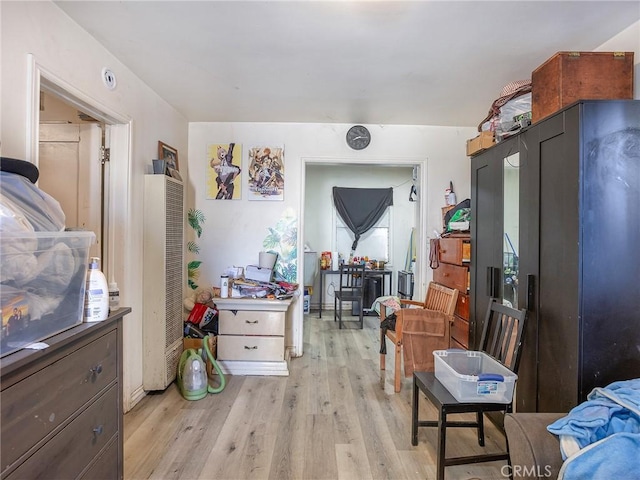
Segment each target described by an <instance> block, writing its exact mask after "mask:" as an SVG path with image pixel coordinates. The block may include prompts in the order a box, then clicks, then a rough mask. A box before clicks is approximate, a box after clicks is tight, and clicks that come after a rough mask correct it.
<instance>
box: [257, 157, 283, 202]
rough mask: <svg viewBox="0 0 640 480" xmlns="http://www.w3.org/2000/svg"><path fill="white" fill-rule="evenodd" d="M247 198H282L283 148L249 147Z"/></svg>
mask: <svg viewBox="0 0 640 480" xmlns="http://www.w3.org/2000/svg"><path fill="white" fill-rule="evenodd" d="M249 200H284V148H282V147H254V148H251V149H249Z"/></svg>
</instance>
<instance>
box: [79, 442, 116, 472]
mask: <svg viewBox="0 0 640 480" xmlns="http://www.w3.org/2000/svg"><path fill="white" fill-rule="evenodd" d="M118 440H119V439H118V437H117V436H116V438H114V440H113V441H112V442H111V443H110V444H109V446H108V447H107V449H106V450H105V451H104V452H102V454H101V455H100V458H98V459H97V460H96V462H95V463H94V464H93V465H91V467H90V468H89V469H88V470H87V471H86V472H85V473H84V474H83V475H82V479H83V480H114V479H117V478H118V472H119V466H118V463H119V461H118Z"/></svg>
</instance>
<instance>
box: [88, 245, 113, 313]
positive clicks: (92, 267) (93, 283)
mask: <svg viewBox="0 0 640 480" xmlns="http://www.w3.org/2000/svg"><path fill="white" fill-rule="evenodd" d="M108 316H109V288H108V286H107V279H106V278H105V276H104V273H102V272H101V271H100V259H99V258H98V257H91V262H90V263H89V271H88V272H87V283H86V288H85V299H84V321H85V322H100V321H102V320H105V319H106V318H107V317H108Z"/></svg>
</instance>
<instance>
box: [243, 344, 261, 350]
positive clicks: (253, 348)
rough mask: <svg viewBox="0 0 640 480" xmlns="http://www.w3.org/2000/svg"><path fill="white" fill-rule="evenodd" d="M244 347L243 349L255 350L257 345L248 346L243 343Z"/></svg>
mask: <svg viewBox="0 0 640 480" xmlns="http://www.w3.org/2000/svg"><path fill="white" fill-rule="evenodd" d="M244 349H245V350H257V349H258V346H257V345H254V346H253V347H249V346H247V345H245V346H244Z"/></svg>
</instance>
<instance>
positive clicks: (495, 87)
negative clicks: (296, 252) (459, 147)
mask: <svg viewBox="0 0 640 480" xmlns="http://www.w3.org/2000/svg"><path fill="white" fill-rule="evenodd" d="M56 4H57V5H58V6H59V7H60V8H61V9H62V10H64V11H65V12H66V13H67V14H68V15H69V16H70V17H71V18H72V19H73V20H75V21H76V22H77V23H78V24H80V25H81V26H82V27H83V28H85V29H86V30H87V31H88V32H89V33H90V34H91V35H93V36H94V37H95V38H96V39H97V40H98V41H100V42H101V43H102V44H103V45H105V47H106V48H107V49H108V50H109V51H111V52H112V53H113V54H114V55H115V56H116V57H117V58H118V59H119V60H121V61H122V62H123V63H124V64H125V65H126V66H127V67H128V68H129V69H131V70H132V71H133V72H134V73H135V74H136V75H137V76H139V77H140V78H141V79H142V80H143V81H144V82H145V83H147V84H148V85H149V86H150V87H151V88H152V89H153V90H154V91H156V92H157V93H158V94H159V95H160V96H161V97H162V98H164V99H165V100H166V101H167V102H169V103H170V104H171V105H173V106H174V107H175V108H176V109H177V110H178V111H180V112H181V113H182V114H183V115H184V116H185V117H186V118H187V120H188V121H190V122H318V123H369V124H395V125H451V126H476V125H478V123H479V122H480V121H481V120H482V119H483V118H484V117H485V116H486V115H487V112H488V110H489V107H490V106H491V103H492V102H493V100H495V99H496V98H497V97H498V96H499V94H500V91H501V90H502V87H503V86H504V85H506V84H507V83H509V82H511V81H514V80H521V79H529V78H530V76H531V72H532V70H534V69H535V68H536V67H537V66H539V65H540V64H541V63H543V62H544V61H545V60H546V59H548V58H549V57H551V56H552V55H553V54H554V53H556V52H557V51H592V50H594V49H596V48H598V47H599V46H600V45H602V44H603V43H604V42H605V41H607V40H609V39H610V38H611V37H613V36H614V35H615V34H617V33H618V32H620V31H622V30H624V29H625V28H626V27H627V26H629V25H631V24H633V23H634V22H636V21H638V20H639V19H640V1H637V0H636V1H623V2H613V1H567V2H557V1H528V2H527V1H497V2H487V1H467V2H461V1H447V2H445V1H411V2H405V1H387V2H385V1H373V2H366V1H308V0H305V1H303V0H299V1H262V2H251V1H241V0H236V1H195V2H191V1H119V2H114V1H84V0H83V1H57V2H56ZM639 43H640V39H639ZM109 67H113V66H109ZM115 73H116V75H117V73H118V72H117V69H116V70H115Z"/></svg>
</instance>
